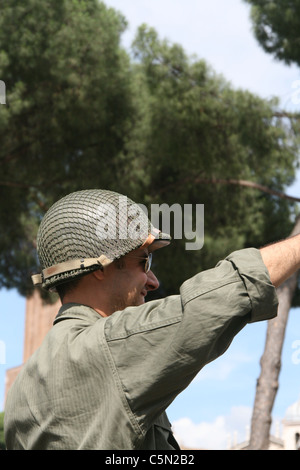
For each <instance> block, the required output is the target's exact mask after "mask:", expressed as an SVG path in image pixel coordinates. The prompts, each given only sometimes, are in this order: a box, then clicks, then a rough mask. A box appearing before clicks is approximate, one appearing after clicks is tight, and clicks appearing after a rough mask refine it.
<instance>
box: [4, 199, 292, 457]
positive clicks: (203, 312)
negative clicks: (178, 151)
mask: <svg viewBox="0 0 300 470" xmlns="http://www.w3.org/2000/svg"><path fill="white" fill-rule="evenodd" d="M122 198H123V199H122ZM124 198H125V196H121V195H118V194H116V193H113V192H110V191H103V190H87V191H79V192H75V193H72V194H70V195H68V196H66V197H64V198H63V199H61V200H60V201H58V202H57V203H56V204H54V205H53V206H52V208H50V210H49V211H48V212H47V214H46V215H45V217H44V219H43V221H42V223H41V226H40V228H39V232H38V237H37V250H38V255H39V259H40V263H41V267H42V274H41V275H37V276H33V281H34V283H36V284H38V283H42V286H43V287H44V288H46V289H49V290H53V289H56V290H57V292H58V293H59V295H60V297H61V300H62V307H61V309H60V311H59V313H58V315H57V317H56V319H55V321H54V325H53V327H52V329H51V330H50V332H49V333H48V335H47V336H46V338H45V340H44V342H43V344H42V345H41V347H40V348H39V349H38V350H37V351H36V352H35V353H34V354H33V355H32V357H31V358H30V359H29V360H28V361H27V363H26V364H25V365H24V366H23V368H22V370H21V372H20V373H19V375H18V377H17V379H16V380H15V382H14V384H13V386H12V387H11V389H10V391H9V394H8V397H7V402H6V407H5V438H6V444H7V448H8V449H111V450H112V449H127V450H131V449H152V450H155V449H159V450H167V449H178V444H177V443H176V441H175V439H174V436H173V434H172V432H171V427H170V423H169V421H168V418H167V415H166V412H165V410H166V408H167V407H168V405H169V404H170V403H171V402H172V401H173V400H174V398H175V397H176V396H177V395H178V394H179V393H180V392H181V391H182V390H184V389H185V388H186V387H187V386H188V385H189V383H190V382H191V380H192V379H193V378H194V377H195V375H196V374H197V373H198V372H199V371H200V369H201V368H202V367H203V366H204V365H205V364H207V363H208V362H210V361H212V360H214V359H215V358H216V357H218V356H219V355H221V354H222V353H223V352H224V351H225V350H226V349H227V348H228V346H229V345H230V343H231V341H232V339H233V337H234V336H235V335H236V334H237V333H238V332H239V331H240V330H241V329H242V328H243V327H244V326H245V325H246V324H247V323H249V322H254V321H259V320H266V319H269V318H273V317H274V316H275V315H276V312H277V297H276V290H275V287H277V286H279V285H280V284H281V283H282V282H283V281H284V280H285V279H287V278H288V277H289V276H290V275H291V274H292V273H293V272H294V271H295V270H297V269H298V268H299V266H300V243H299V241H300V237H294V238H291V239H288V240H285V241H282V242H279V243H277V244H274V245H271V246H268V247H264V248H262V249H261V250H256V249H245V250H240V251H237V252H235V253H233V254H231V255H230V256H228V257H227V258H226V259H225V260H223V261H220V262H219V263H218V265H217V266H216V267H215V268H214V269H210V270H208V271H205V272H203V273H199V274H196V275H195V276H194V277H193V278H192V279H189V280H187V281H186V282H185V283H184V284H183V285H182V286H181V288H180V293H179V294H178V295H174V296H170V297H167V298H165V299H160V300H154V301H151V302H147V303H145V297H146V295H147V292H148V291H150V290H153V289H156V288H157V287H158V280H157V278H156V277H155V275H154V274H153V272H152V271H151V259H152V253H153V251H155V250H156V249H158V248H161V247H163V246H165V245H167V244H169V242H170V237H169V236H167V235H165V234H162V233H160V232H157V231H155V229H154V228H153V227H152V225H151V224H150V223H149V221H148V219H147V217H146V216H145V214H143V215H142V214H141V213H140V212H139V211H138V210H137V209H136V207H137V205H136V204H134V203H133V201H130V200H129V199H128V198H126V203H124ZM172 269H180V266H177V265H176V259H174V266H172Z"/></svg>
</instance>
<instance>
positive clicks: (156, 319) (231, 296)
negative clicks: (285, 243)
mask: <svg viewBox="0 0 300 470" xmlns="http://www.w3.org/2000/svg"><path fill="white" fill-rule="evenodd" d="M276 312H277V296H276V290H275V288H274V286H273V285H272V284H271V282H270V278H269V274H268V272H267V269H266V267H265V265H264V264H263V261H262V258H261V255H260V252H259V251H258V250H256V249H246V250H240V251H237V252H234V253H233V254H231V255H230V256H229V257H228V258H226V259H225V260H223V261H221V262H219V263H218V265H217V266H216V267H215V268H214V269H210V270H208V271H204V272H202V273H199V274H197V275H195V276H194V277H193V278H191V279H189V280H188V281H186V282H185V283H184V284H183V285H182V286H181V289H180V295H176V296H170V297H167V298H166V299H164V300H159V301H153V302H148V303H146V304H145V305H143V306H141V307H129V308H127V309H126V310H124V311H123V312H116V313H114V314H113V315H112V316H111V317H109V318H108V319H107V321H106V326H105V337H106V341H107V345H108V350H109V352H110V355H111V359H112V361H113V363H114V365H115V370H116V380H117V381H118V382H119V387H120V388H122V391H123V393H124V395H125V397H126V400H127V401H128V403H129V406H130V407H131V410H132V411H133V413H134V414H135V416H136V419H137V420H138V422H139V425H140V426H141V427H142V428H144V429H145V430H146V429H147V427H148V426H149V425H150V424H151V422H152V421H153V420H154V419H156V417H157V416H159V415H160V413H161V412H162V411H164V410H165V409H166V408H167V406H169V404H170V403H171V402H172V400H173V399H174V398H175V397H176V396H177V395H178V394H179V393H180V392H181V391H182V390H184V389H185V388H186V387H187V386H188V385H189V383H190V382H191V380H192V379H193V378H194V377H195V376H196V374H197V373H198V372H199V371H200V370H201V368H202V367H203V366H204V365H205V364H207V363H209V362H211V361H212V360H214V359H216V358H217V357H218V356H220V355H221V354H223V353H224V352H225V351H226V349H227V348H228V346H229V345H230V343H231V341H232V340H233V338H234V336H235V335H236V334H237V333H238V332H239V331H240V330H241V329H242V328H243V327H244V326H245V325H246V324H247V323H249V322H254V321H260V320H267V319H270V318H273V317H274V316H276Z"/></svg>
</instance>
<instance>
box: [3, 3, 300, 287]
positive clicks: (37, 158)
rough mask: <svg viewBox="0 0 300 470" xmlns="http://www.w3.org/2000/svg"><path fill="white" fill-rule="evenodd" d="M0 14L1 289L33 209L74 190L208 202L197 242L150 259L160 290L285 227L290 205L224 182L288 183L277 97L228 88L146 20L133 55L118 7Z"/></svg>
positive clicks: (18, 8)
mask: <svg viewBox="0 0 300 470" xmlns="http://www.w3.org/2000/svg"><path fill="white" fill-rule="evenodd" d="M0 13H1V14H0V78H1V79H3V80H4V81H5V83H6V89H7V105H5V106H1V107H0V124H1V126H0V138H1V150H0V165H1V170H2V172H1V177H0V227H1V231H0V253H1V257H0V287H1V286H6V287H17V288H18V289H19V291H20V292H21V293H22V294H27V293H28V292H30V288H31V282H30V274H31V273H32V272H36V270H37V268H38V266H37V264H38V263H37V260H36V257H35V256H36V255H35V234H36V231H37V227H38V225H39V222H40V219H41V217H42V215H43V213H44V212H45V210H46V209H47V207H49V205H50V204H51V203H52V202H53V201H55V200H56V199H57V198H59V197H61V196H63V195H64V194H66V193H68V192H70V191H73V190H77V189H83V188H93V187H103V188H106V189H112V190H117V191H120V192H121V193H124V194H127V195H128V196H129V197H132V198H133V199H134V200H136V201H137V202H139V203H143V204H147V205H149V208H150V204H154V203H157V204H162V203H167V204H169V205H172V204H174V203H179V204H181V205H184V204H193V205H194V206H195V204H204V206H205V244H204V247H203V249H202V250H199V251H187V250H185V246H184V245H185V242H186V240H176V241H175V242H174V243H173V244H172V245H171V246H170V247H168V248H167V249H166V250H161V253H160V252H158V253H157V255H156V257H155V258H156V260H155V264H156V266H155V268H156V272H157V274H158V276H159V279H160V280H161V284H162V288H161V291H160V293H167V294H168V293H173V292H177V289H178V287H179V285H180V283H181V282H182V281H183V280H185V279H186V278H187V277H188V276H191V275H193V274H194V273H195V272H196V271H198V270H200V269H205V268H208V267H211V266H212V265H213V264H215V263H216V262H217V261H218V259H220V258H222V257H223V256H225V255H227V254H228V253H229V252H230V251H233V250H235V249H239V248H242V247H244V246H250V245H252V246H253V245H254V246H259V245H262V244H265V243H267V242H269V241H274V240H275V239H277V238H281V237H284V236H287V235H288V234H289V232H290V230H291V227H292V224H293V217H294V215H295V206H294V205H293V204H292V203H290V202H287V201H286V200H281V199H278V198H275V197H274V196H270V195H267V194H265V193H262V192H259V191H257V190H254V189H250V188H245V187H241V186H238V185H234V184H232V183H231V184H224V182H226V181H228V180H229V179H230V180H232V179H234V180H250V181H253V182H256V183H259V184H262V185H265V186H268V187H270V188H271V189H276V190H284V189H285V187H286V186H287V185H289V184H290V183H291V182H292V181H293V178H294V170H295V167H296V164H297V155H298V142H297V139H296V133H297V126H296V124H295V123H294V122H291V121H289V120H288V121H287V120H284V119H282V118H281V117H280V116H279V115H278V113H277V112H276V111H277V102H276V100H273V101H266V100H263V99H261V98H259V97H257V96H255V95H253V94H251V93H249V92H247V91H242V90H234V89H233V88H232V87H231V85H230V84H229V83H227V82H226V80H225V79H224V78H223V77H220V76H217V75H216V74H215V73H214V72H213V71H212V70H211V69H210V68H209V67H208V66H207V64H206V63H205V62H204V61H203V60H199V59H197V58H193V59H192V58H190V57H188V56H187V55H186V53H185V51H184V50H183V48H182V47H181V46H180V45H178V44H170V43H168V42H167V41H165V40H161V39H160V38H159V37H158V35H157V33H156V31H155V30H154V29H153V28H150V27H148V26H147V25H142V26H141V27H140V28H139V30H138V31H137V35H136V38H135V41H134V43H133V47H132V54H133V55H132V56H129V54H128V53H126V52H125V51H124V50H122V48H121V47H120V35H121V34H122V32H123V31H124V28H125V27H126V21H125V19H124V18H123V17H122V16H121V15H120V14H119V13H116V12H115V11H114V10H112V9H109V8H107V7H106V6H105V5H104V4H103V3H101V2H98V1H96V0H86V1H79V0H59V1H58V0H55V1H51V2H50V1H49V0H45V1H44V2H40V1H38V0H28V1H27V2H25V3H24V2H21V1H20V0H10V1H8V0H7V1H3V2H2V3H1V6H0ZM220 180H222V181H223V184H220ZM217 181H219V183H217ZM171 232H172V230H171ZM159 251H160V250H159ZM170 266H174V269H173V270H172V271H171V270H170V268H169V267H170Z"/></svg>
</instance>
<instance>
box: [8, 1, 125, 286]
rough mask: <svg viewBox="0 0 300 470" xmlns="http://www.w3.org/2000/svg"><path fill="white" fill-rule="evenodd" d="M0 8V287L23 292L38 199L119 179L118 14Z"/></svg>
mask: <svg viewBox="0 0 300 470" xmlns="http://www.w3.org/2000/svg"><path fill="white" fill-rule="evenodd" d="M0 11H1V14H0V76H1V77H3V79H4V81H5V84H6V94H7V100H6V101H7V105H5V106H1V107H0V122H1V126H0V138H1V150H0V165H1V177H0V200H1V208H0V226H1V228H2V230H1V235H0V252H1V261H0V279H1V281H0V287H1V286H6V287H13V286H17V287H18V288H19V290H20V291H21V292H22V293H23V294H24V293H26V292H27V290H28V289H29V286H30V284H29V282H30V281H29V282H26V281H25V279H29V276H28V272H32V271H34V270H35V269H36V264H37V260H36V258H35V247H34V238H33V237H32V235H33V234H34V233H36V229H37V226H38V223H39V220H40V218H41V216H42V214H43V213H44V212H45V210H46V209H47V207H49V206H50V205H51V204H52V203H53V201H54V200H56V199H58V198H59V197H61V196H63V195H64V194H67V193H69V192H71V191H73V190H76V189H82V188H91V187H108V186H109V187H111V188H112V189H119V188H120V187H122V185H123V171H122V166H124V164H125V163H126V162H125V161H124V159H123V160H122V158H121V157H120V156H119V155H120V153H121V152H122V150H123V146H124V140H125V138H126V136H127V133H128V130H129V128H130V126H132V123H131V122H132V121H133V120H131V115H132V114H134V106H133V104H132V92H131V84H130V64H129V59H128V57H127V55H126V54H125V53H124V51H122V50H121V48H120V47H119V40H120V34H121V32H122V31H123V30H124V27H125V20H124V19H123V18H122V17H121V16H120V15H119V14H117V13H116V12H115V11H114V10H112V9H108V8H106V7H105V6H104V4H102V3H99V2H98V1H96V0H87V1H78V0H55V1H49V0H46V1H43V2H39V1H37V0H28V1H27V2H25V3H24V2H21V1H19V0H12V1H3V2H1V7H0ZM123 187H124V186H123ZM4 228H5V229H4ZM34 268H35V269H34Z"/></svg>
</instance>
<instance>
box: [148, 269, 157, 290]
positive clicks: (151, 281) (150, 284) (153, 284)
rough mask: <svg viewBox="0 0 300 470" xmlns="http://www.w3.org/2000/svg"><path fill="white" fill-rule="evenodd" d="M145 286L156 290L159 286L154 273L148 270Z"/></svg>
mask: <svg viewBox="0 0 300 470" xmlns="http://www.w3.org/2000/svg"><path fill="white" fill-rule="evenodd" d="M146 287H147V289H148V290H156V289H158V287H159V281H158V279H157V277H156V276H155V274H153V272H152V271H151V270H150V271H148V273H147V284H146Z"/></svg>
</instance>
